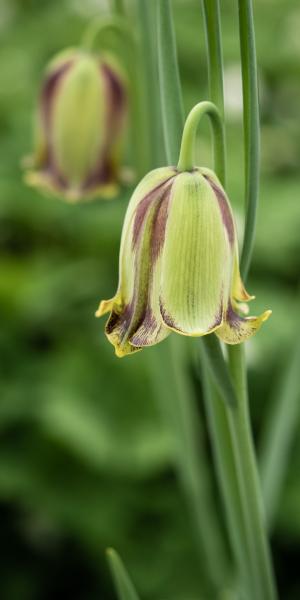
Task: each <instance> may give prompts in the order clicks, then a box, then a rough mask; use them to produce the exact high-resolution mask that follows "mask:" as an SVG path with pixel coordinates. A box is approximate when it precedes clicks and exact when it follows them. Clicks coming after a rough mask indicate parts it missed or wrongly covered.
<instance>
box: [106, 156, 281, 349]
mask: <svg viewBox="0 0 300 600" xmlns="http://www.w3.org/2000/svg"><path fill="white" fill-rule="evenodd" d="M119 269H120V274H119V277H120V279H119V287H118V290H117V293H116V295H115V297H114V298H113V299H112V300H107V301H103V302H101V304H100V307H99V310H98V312H97V313H96V314H97V316H101V315H103V314H105V313H106V312H108V311H110V317H109V319H108V322H107V324H106V335H107V337H108V339H109V341H110V342H111V343H112V344H113V345H114V347H115V350H116V354H117V356H124V355H126V354H130V353H132V352H136V351H137V350H140V349H142V348H143V347H144V346H152V345H153V344H157V343H158V342H160V341H161V340H163V339H164V338H165V337H166V336H167V335H169V333H170V332H171V331H175V332H177V333H180V334H182V335H188V336H203V335H206V334H208V333H212V332H213V331H214V332H215V333H216V334H217V335H218V337H219V338H220V339H221V340H223V341H224V342H226V343H227V344H238V343H240V342H243V341H244V340H246V339H248V338H249V337H251V336H252V335H253V334H254V333H255V332H256V331H257V330H258V329H259V328H260V326H261V324H262V322H263V321H265V320H266V319H267V318H268V317H269V314H270V311H266V312H264V313H263V314H262V315H261V316H260V317H244V316H242V314H241V313H245V304H244V303H245V302H247V301H248V300H251V298H253V297H251V296H249V295H248V294H247V292H246V290H245V288H244V286H243V283H242V281H241V277H240V272H239V259H238V248H237V236H236V229H235V224H234V219H233V214H232V210H231V207H230V204H229V201H228V198H227V197H226V194H225V192H224V189H223V188H222V186H221V184H220V182H219V180H218V179H217V177H216V175H215V174H214V173H213V172H212V171H210V170H209V169H205V168H194V169H193V170H192V171H190V172H188V171H186V172H179V171H178V170H177V169H176V168H174V167H166V168H161V169H156V170H155V171H152V172H151V173H149V174H148V175H147V176H146V177H145V178H144V179H143V180H142V181H141V183H140V184H139V185H138V187H137V188H136V190H135V192H134V194H133V196H132V198H131V201H130V203H129V206H128V210H127V214H126V217H125V222H124V226H123V233H122V240H121V249H120V265H119Z"/></svg>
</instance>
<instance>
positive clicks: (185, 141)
mask: <svg viewBox="0 0 300 600" xmlns="http://www.w3.org/2000/svg"><path fill="white" fill-rule="evenodd" d="M203 115H207V116H208V117H209V119H210V123H211V126H212V130H213V140H214V163H215V169H216V171H217V173H218V175H219V177H220V179H221V180H222V181H224V180H225V148H224V144H223V124H222V120H221V117H220V113H219V111H218V109H217V107H216V106H215V104H213V103H212V102H199V104H196V106H194V108H192V110H191V112H190V113H189V115H188V117H187V119H186V122H185V125H184V129H183V134H182V141H181V148H180V155H179V161H178V166H177V168H178V170H179V171H191V170H192V169H193V168H194V167H195V162H194V153H195V139H196V131H197V127H198V124H199V121H200V120H201V118H202V117H203Z"/></svg>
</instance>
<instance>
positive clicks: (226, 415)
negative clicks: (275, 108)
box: [203, 0, 275, 599]
mask: <svg viewBox="0 0 300 600" xmlns="http://www.w3.org/2000/svg"><path fill="white" fill-rule="evenodd" d="M203 2H204V4H203V6H204V16H205V25H206V37H207V48H208V66H209V82H210V95H211V98H212V100H213V101H214V102H216V104H217V105H218V107H219V109H220V111H222V114H224V100H223V75H222V48H221V28H220V10H219V0H214V1H211V0H203ZM249 4H251V2H248V0H240V2H239V5H240V35H241V49H242V70H243V82H244V85H243V89H244V108H245V121H244V124H245V156H246V163H247V167H246V182H247V183H246V189H247V194H248V204H247V216H246V233H245V246H244V248H245V250H244V257H245V258H244V261H245V263H244V264H245V265H246V269H247V268H248V264H249V262H250V255H251V249H252V244H253V239H254V225H255V213H256V198H257V190H258V150H257V149H258V147H259V144H258V140H259V119H258V100H257V87H256V55H255V45H254V29H253V18H252V11H251V10H250V12H249ZM246 5H248V10H246V9H247V6H246ZM250 8H252V7H250ZM249 17H251V18H250V21H249V22H248V19H249ZM244 38H246V39H244ZM249 53H250V60H249ZM253 65H254V69H253ZM251 68H252V71H251ZM245 69H246V72H245ZM254 79H255V85H254V88H252V89H250V86H251V82H252V84H253V80H254ZM252 111H253V114H252ZM255 136H256V137H255ZM251 141H253V142H254V157H251V145H250V144H251ZM246 269H245V272H246ZM228 353H229V360H230V367H231V374H232V378H233V381H234V384H235V391H236V396H237V398H238V404H237V406H234V407H230V406H229V405H226V408H225V411H224V410H223V411H219V410H218V407H217V406H216V402H217V400H218V399H217V398H216V395H215V393H214V391H213V390H212V406H208V401H209V388H208V386H207V384H206V385H204V395H205V397H206V398H205V399H206V410H207V412H208V415H209V422H210V429H211V432H212V436H213V439H214V442H215V450H216V451H217V456H218V464H219V471H221V477H220V479H221V483H222V488H223V494H224V498H225V505H227V514H228V517H229V525H230V527H232V524H231V523H230V521H231V520H232V519H231V516H232V511H231V506H229V505H228V504H229V502H230V498H229V495H230V496H231V498H232V500H233V501H235V503H236V509H237V515H236V519H237V526H239V527H240V531H241V535H242V537H244V543H242V544H241V543H240V540H239V539H238V538H237V537H236V536H233V537H232V539H233V544H234V547H235V550H236V551H237V552H239V547H240V550H241V557H240V565H241V572H242V574H243V575H244V577H245V576H246V579H247V587H248V595H249V598H252V597H254V594H255V598H258V599H260V598H261V599H263V598H265V599H267V598H274V597H275V591H274V585H273V580H272V570H271V562H270V557H269V551H268V544H267V540H266V535H265V529H264V526H263V520H262V512H261V499H260V489H259V485H258V477H257V470H256V462H255V455H254V449H253V443H252V437H251V428H250V420H249V413H248V398H247V383H246V368H245V362H244V355H243V348H242V347H240V346H234V347H229V348H228ZM225 432H226V435H227V438H228V440H230V450H229V449H228V448H227V458H225V457H226V454H224V453H222V451H221V448H220V445H221V443H222V442H221V443H220V436H221V439H222V440H223V441H224V439H225V438H224V435H225ZM217 436H219V437H218V438H217ZM228 440H227V442H228ZM232 466H234V470H235V476H236V485H233V483H232V482H231V483H232V484H231V485H230V486H229V493H228V487H226V485H225V483H224V478H225V477H228V476H230V473H231V470H232V469H231V467H232ZM248 473H249V475H248ZM222 475H223V477H222ZM248 477H249V478H248ZM238 521H240V524H238ZM231 535H232V532H231ZM237 552H236V554H237ZM242 557H244V558H243V559H242ZM249 582H250V587H249Z"/></svg>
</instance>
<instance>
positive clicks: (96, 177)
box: [82, 63, 127, 191]
mask: <svg viewBox="0 0 300 600" xmlns="http://www.w3.org/2000/svg"><path fill="white" fill-rule="evenodd" d="M99 77H102V78H103V80H104V83H105V88H106V89H105V94H106V96H107V99H106V121H105V123H104V126H105V139H104V142H103V144H102V146H101V148H100V152H99V156H98V158H97V160H96V164H95V165H93V166H92V169H91V172H90V173H89V174H88V176H87V177H86V180H85V181H84V183H83V185H82V189H83V190H84V191H88V190H89V189H91V188H94V187H96V186H99V185H104V184H106V183H110V182H113V181H115V180H116V179H117V172H116V167H115V165H114V163H113V160H112V149H113V146H114V144H115V142H116V140H117V138H118V136H121V134H122V129H123V121H124V119H125V116H126V111H127V93H126V89H125V86H124V85H123V84H122V81H121V79H120V78H119V77H118V76H117V74H116V73H115V72H114V71H113V69H112V68H111V67H110V66H109V65H108V64H106V63H101V64H100V72H99ZM99 135H100V132H99Z"/></svg>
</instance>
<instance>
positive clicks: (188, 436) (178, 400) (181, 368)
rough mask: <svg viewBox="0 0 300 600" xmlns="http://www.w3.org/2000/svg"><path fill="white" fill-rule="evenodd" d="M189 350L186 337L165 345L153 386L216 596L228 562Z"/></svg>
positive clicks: (156, 358)
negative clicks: (191, 371)
mask: <svg viewBox="0 0 300 600" xmlns="http://www.w3.org/2000/svg"><path fill="white" fill-rule="evenodd" d="M187 344H188V345H187ZM188 348H191V346H190V344H189V342H188V340H186V339H184V338H182V337H180V336H170V337H169V339H168V340H166V342H165V343H164V344H161V345H159V347H157V351H156V352H155V353H154V354H153V355H152V358H153V361H154V365H153V366H154V377H153V382H154V385H155V391H156V392H157V393H155V396H156V397H157V398H158V400H159V407H160V410H161V411H162V414H163V417H164V419H165V421H166V425H167V427H168V430H169V431H170V432H171V435H172V438H173V440H174V448H175V461H176V470H177V474H178V478H179V480H180V483H181V486H182V489H183V492H184V494H185V497H186V504H187V507H188V514H189V517H190V520H191V525H192V529H193V532H194V535H195V542H196V548H197V550H198V555H199V560H200V563H201V564H202V565H203V569H204V576H203V577H204V578H205V580H204V581H203V583H204V584H205V585H206V586H207V588H208V590H207V591H209V593H210V595H213V593H214V592H216V590H217V589H221V588H222V586H224V583H225V581H226V577H227V573H228V564H227V561H226V552H225V547H224V542H223V538H222V535H221V532H220V524H219V523H218V519H217V518H216V506H215V504H214V498H213V492H212V488H211V474H210V472H209V465H208V464H207V461H206V456H205V447H204V444H203V432H202V430H201V423H200V420H199V418H198V415H197V406H196V398H195V392H194V389H193V386H192V385H191V381H190V377H189V358H190V356H189V352H188ZM150 359H151V357H150ZM162 365H163V369H162V368H161V366H162ZM203 515H205V518H203ZM203 594H204V590H203Z"/></svg>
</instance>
